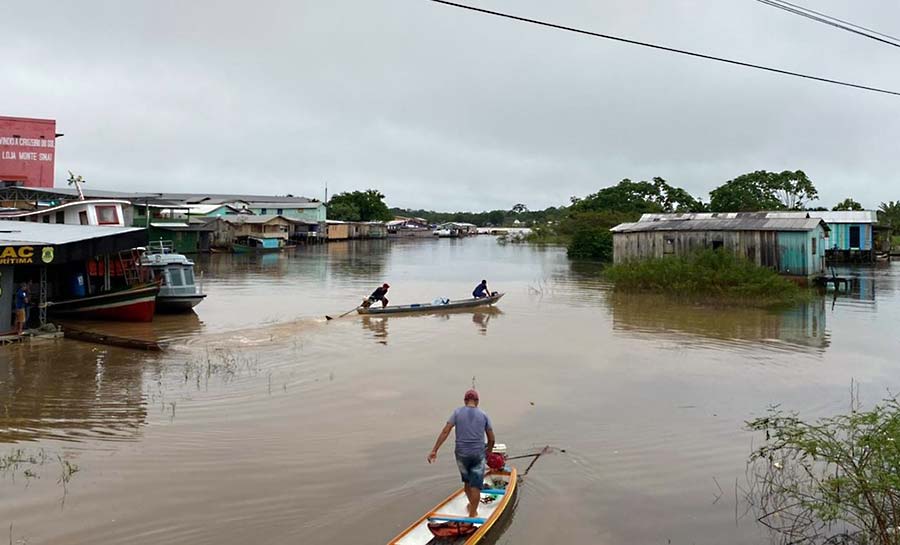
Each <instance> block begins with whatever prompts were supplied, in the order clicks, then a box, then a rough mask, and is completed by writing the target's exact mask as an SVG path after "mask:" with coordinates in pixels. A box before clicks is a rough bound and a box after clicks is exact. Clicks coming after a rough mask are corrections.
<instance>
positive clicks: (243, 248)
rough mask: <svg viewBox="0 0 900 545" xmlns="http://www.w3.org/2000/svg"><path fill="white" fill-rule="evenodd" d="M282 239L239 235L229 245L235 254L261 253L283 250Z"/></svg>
mask: <svg viewBox="0 0 900 545" xmlns="http://www.w3.org/2000/svg"><path fill="white" fill-rule="evenodd" d="M284 246H285V244H284V240H283V239H281V238H269V237H249V236H248V237H239V238H238V239H237V240H235V241H234V244H232V245H231V247H232V250H233V251H234V253H236V254H262V253H270V252H280V251H282V250H284Z"/></svg>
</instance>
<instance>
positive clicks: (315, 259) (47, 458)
mask: <svg viewBox="0 0 900 545" xmlns="http://www.w3.org/2000/svg"><path fill="white" fill-rule="evenodd" d="M198 268H200V269H202V270H203V278H204V284H205V286H204V288H205V290H206V291H207V292H208V293H209V297H208V299H207V300H206V301H205V302H203V303H202V304H201V305H200V306H199V307H197V312H196V314H190V315H186V316H163V317H160V319H159V320H157V321H155V322H154V323H152V324H137V325H134V324H113V325H105V326H103V327H104V328H105V329H108V330H109V332H117V333H119V334H129V335H134V336H142V337H147V338H153V339H158V340H162V341H165V342H167V343H168V348H167V349H166V350H165V351H163V352H159V353H147V352H138V351H133V350H126V349H119V348H111V347H106V346H99V345H92V344H87V343H80V342H77V341H70V340H64V339H60V340H34V341H32V342H26V343H24V344H20V345H14V346H7V347H0V456H2V457H3V458H2V461H0V529H2V530H3V532H4V533H7V532H8V531H10V530H9V529H10V526H11V538H10V539H11V541H12V542H13V543H28V544H30V545H35V544H57V543H59V544H63V543H64V544H69V545H74V544H97V543H104V544H108V543H129V544H153V545H158V544H160V543H190V544H192V545H200V544H206V543H208V544H216V545H231V544H235V545H237V544H241V545H243V544H246V543H255V544H270V543H271V544H276V543H277V544H281V543H304V544H306V543H312V544H317V543H323V544H324V543H328V544H359V543H375V544H377V543H385V542H387V541H388V540H389V539H390V538H392V537H393V536H394V535H395V534H397V533H398V532H399V531H400V530H402V529H403V528H405V527H406V526H407V525H408V524H409V523H410V522H411V521H413V520H414V519H416V518H417V517H418V516H420V515H421V514H422V513H424V512H425V511H426V510H427V509H429V508H430V507H432V506H433V505H435V504H436V503H437V502H438V501H439V500H441V499H443V498H444V497H445V496H447V495H448V494H449V493H450V492H451V491H452V490H453V489H454V488H455V487H457V486H458V482H457V481H458V476H457V474H456V470H455V465H454V463H453V460H452V457H453V455H452V444H448V445H446V446H445V447H444V448H443V450H442V451H441V453H440V455H439V457H438V463H437V464H436V465H428V464H427V463H426V462H425V457H426V455H427V453H428V451H429V450H430V448H431V445H432V443H433V442H434V439H435V436H436V435H437V433H438V432H439V431H440V428H441V426H442V425H443V423H444V422H445V421H446V418H447V416H448V415H449V414H450V412H451V411H452V410H453V408H454V407H456V406H457V405H459V404H460V403H461V397H462V394H463V392H464V391H465V390H466V389H467V388H468V387H470V386H471V385H472V381H473V380H474V381H475V383H476V384H477V387H478V389H479V390H480V391H481V395H482V408H484V409H485V410H486V411H487V412H488V413H489V414H490V415H491V417H492V419H493V421H494V426H495V431H496V433H497V438H498V441H501V442H503V443H506V444H507V445H508V446H509V450H510V452H511V453H512V454H519V453H525V452H529V451H531V450H532V449H535V448H540V447H542V446H544V445H551V446H553V447H556V448H557V449H564V450H565V452H559V451H557V452H555V453H554V454H551V455H548V456H546V457H543V458H541V460H540V461H539V462H538V463H537V464H536V465H535V466H534V468H533V469H532V471H531V473H530V474H529V476H528V477H527V479H526V480H525V481H524V483H523V485H522V487H521V489H520V495H519V498H518V502H517V504H516V506H515V511H514V516H513V517H512V519H511V521H510V523H509V525H508V526H507V527H505V529H503V532H502V534H500V535H499V536H498V537H497V540H496V542H497V543H509V544H523V545H527V544H538V543H597V544H620V543H638V544H643V543H659V544H667V543H672V544H692V543H696V544H721V543H737V544H750V543H767V542H768V541H769V539H768V534H766V532H765V531H764V530H763V529H762V528H761V527H760V526H759V525H758V524H757V523H756V522H755V521H754V519H753V517H752V516H750V515H745V514H744V511H745V505H744V503H743V501H742V494H741V492H737V493H736V492H735V487H736V485H737V486H738V487H739V488H743V487H744V485H745V461H746V458H747V455H748V453H749V452H750V449H751V447H752V440H753V437H752V436H751V435H750V434H749V433H748V432H746V431H744V429H743V425H744V422H745V421H746V420H747V419H750V418H753V417H754V416H757V415H761V414H763V413H764V412H765V410H766V408H767V407H768V406H769V405H771V404H775V403H781V404H782V405H783V406H784V407H786V408H791V409H796V410H799V411H800V412H801V413H802V414H803V415H805V416H819V415H828V414H832V413H835V412H838V411H842V410H844V409H845V408H846V407H847V405H848V403H849V394H848V391H849V387H850V383H851V380H853V381H856V382H857V383H858V384H859V385H860V394H861V397H862V398H863V401H864V402H874V401H877V400H879V399H881V398H882V397H884V396H885V395H887V393H888V391H889V390H893V391H895V392H896V391H897V390H898V386H900V370H898V363H897V360H898V358H897V354H898V353H900V340H898V336H897V335H896V329H897V324H898V319H900V265H890V264H884V265H879V266H877V267H868V268H856V269H846V270H844V271H842V272H843V273H844V274H852V275H855V276H858V277H859V282H858V284H857V287H856V288H855V289H854V291H853V293H851V294H846V295H841V296H838V297H837V298H833V297H831V296H830V295H828V296H825V297H822V298H818V299H816V300H814V301H813V302H811V303H809V304H804V305H802V306H800V307H797V308H793V309H789V310H783V311H763V310H757V309H744V308H709V307H703V306H695V305H690V304H685V303H673V302H671V301H667V300H664V299H660V298H658V297H648V296H641V297H636V296H625V295H621V294H616V293H612V292H611V291H610V290H609V287H608V286H607V285H605V284H604V283H603V282H602V280H600V279H599V277H598V275H597V272H598V270H597V268H596V267H594V266H590V265H583V264H573V263H570V262H569V261H568V260H567V259H566V256H565V252H564V250H562V249H559V248H537V247H530V246H526V245H505V246H504V245H500V244H497V242H496V241H495V240H494V239H492V238H488V237H480V238H472V239H464V240H433V241H432V240H425V241H413V242H393V243H392V242H387V241H373V242H359V243H338V244H331V245H327V246H320V247H315V248H305V249H300V250H298V251H296V252H293V253H289V254H283V255H267V256H257V257H254V256H231V255H212V256H202V257H199V258H198ZM481 278H487V279H488V280H489V284H490V287H491V289H493V290H502V291H505V292H507V295H506V297H505V298H504V299H503V300H502V301H501V303H500V304H499V305H498V307H497V308H496V309H493V310H491V311H469V312H456V313H452V314H445V315H425V316H408V317H385V316H381V317H369V318H362V317H358V316H356V315H350V316H347V317H346V318H342V319H339V320H333V321H326V320H325V319H324V316H325V315H326V314H329V315H332V316H334V315H337V314H340V313H342V312H344V311H346V310H348V309H350V308H353V307H354V306H355V305H356V304H357V303H358V302H359V300H360V299H361V298H362V297H363V296H364V295H366V294H367V293H368V292H369V291H371V289H373V288H374V286H375V285H377V284H379V283H380V282H382V281H388V282H390V283H391V285H392V288H391V291H390V294H389V297H390V299H391V301H392V302H393V303H398V304H399V303H407V302H421V301H431V300H433V299H435V298H437V297H463V296H466V295H467V294H468V293H470V291H471V290H472V288H473V287H474V286H475V284H476V283H477V282H478V281H479V280H480V279H481ZM10 458H24V459H25V460H24V461H22V462H20V463H18V464H12V465H10V464H9V460H10ZM75 467H77V472H74V473H73V470H74V468H75ZM3 539H4V540H6V539H7V538H6V537H5V536H4V538H3Z"/></svg>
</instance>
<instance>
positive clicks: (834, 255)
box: [768, 210, 878, 263]
mask: <svg viewBox="0 0 900 545" xmlns="http://www.w3.org/2000/svg"><path fill="white" fill-rule="evenodd" d="M768 216H769V217H770V218H804V217H810V218H817V219H821V220H823V221H824V222H825V223H827V224H828V228H829V229H830V232H829V235H828V240H827V242H826V248H825V259H826V260H827V261H829V262H842V263H846V262H864V263H872V262H874V261H875V225H876V224H877V223H878V213H877V212H875V211H874V210H859V211H855V210H853V211H849V210H848V211H834V212H824V211H823V212H817V211H812V210H810V211H802V212H769V214H768Z"/></svg>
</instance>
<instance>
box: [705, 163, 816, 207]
mask: <svg viewBox="0 0 900 545" xmlns="http://www.w3.org/2000/svg"><path fill="white" fill-rule="evenodd" d="M818 195H819V192H818V191H817V190H816V187H815V185H813V183H812V181H810V179H809V178H808V177H807V176H806V174H805V173H804V172H803V171H802V170H795V171H790V170H785V171H783V172H767V171H765V170H757V171H756V172H751V173H749V174H742V175H740V176H738V177H737V178H735V179H733V180H729V181H727V182H725V183H724V184H722V185H721V186H719V187H717V188H716V189H714V190H712V191H710V193H709V197H710V201H709V208H710V210H711V211H713V212H757V211H760V210H800V209H802V208H803V206H804V204H805V203H806V202H808V201H813V200H816V198H817V197H818Z"/></svg>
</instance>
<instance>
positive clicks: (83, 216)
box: [78, 210, 88, 225]
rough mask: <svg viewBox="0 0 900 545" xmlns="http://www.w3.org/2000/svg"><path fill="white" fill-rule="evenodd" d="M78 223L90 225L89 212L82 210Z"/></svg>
mask: <svg viewBox="0 0 900 545" xmlns="http://www.w3.org/2000/svg"><path fill="white" fill-rule="evenodd" d="M78 223H80V224H81V225H88V218H87V212H86V211H84V210H82V211H81V212H79V213H78Z"/></svg>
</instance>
